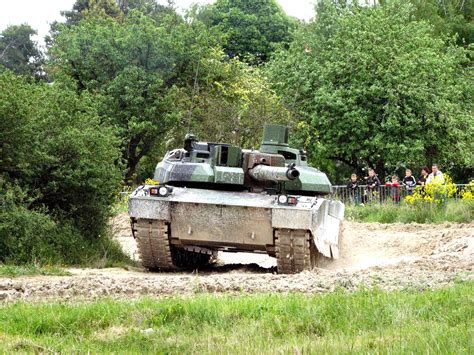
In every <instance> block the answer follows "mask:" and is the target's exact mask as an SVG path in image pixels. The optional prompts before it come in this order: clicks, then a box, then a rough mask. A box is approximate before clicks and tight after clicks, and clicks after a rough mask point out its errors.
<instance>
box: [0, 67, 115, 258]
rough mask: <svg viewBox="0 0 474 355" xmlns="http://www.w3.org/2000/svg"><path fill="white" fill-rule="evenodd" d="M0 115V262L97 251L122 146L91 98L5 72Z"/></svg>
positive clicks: (85, 255)
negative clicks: (100, 115)
mask: <svg viewBox="0 0 474 355" xmlns="http://www.w3.org/2000/svg"><path fill="white" fill-rule="evenodd" d="M0 117H2V119H1V120H0V179H1V181H2V182H1V186H0V192H1V195H2V198H1V200H0V202H1V205H2V210H1V212H0V216H1V218H0V247H1V250H0V261H1V260H12V261H15V262H30V261H35V260H37V261H41V262H49V261H61V262H66V263H78V262H79V261H84V260H86V259H89V258H90V256H91V255H98V254H99V253H100V252H102V251H103V250H102V249H103V248H102V247H98V243H99V244H100V243H102V242H99V240H101V238H103V237H104V235H106V232H107V230H106V227H107V220H108V218H109V216H110V213H111V205H112V203H113V202H114V200H115V196H116V193H117V191H118V189H119V187H120V181H121V172H120V169H119V167H120V156H121V153H120V149H119V142H118V140H117V138H116V137H115V135H114V132H113V131H112V129H111V128H110V127H109V126H107V125H105V124H103V123H102V122H101V119H100V117H99V116H98V115H97V112H96V109H95V104H94V102H93V101H92V100H91V98H90V97H89V96H88V95H85V94H84V95H78V94H77V93H76V92H75V91H74V90H73V89H72V88H69V87H66V86H61V85H56V84H53V85H47V84H32V83H28V82H27V81H26V80H24V79H22V78H20V77H17V76H15V75H13V74H12V73H9V72H4V73H1V74H0ZM87 248H92V249H95V250H87ZM88 255H89V256H88Z"/></svg>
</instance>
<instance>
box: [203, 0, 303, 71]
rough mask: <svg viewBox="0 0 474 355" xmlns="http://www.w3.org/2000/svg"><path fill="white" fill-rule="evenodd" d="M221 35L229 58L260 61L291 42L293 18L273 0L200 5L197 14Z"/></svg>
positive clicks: (233, 0)
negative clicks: (201, 6)
mask: <svg viewBox="0 0 474 355" xmlns="http://www.w3.org/2000/svg"><path fill="white" fill-rule="evenodd" d="M198 18H200V19H201V20H202V21H203V22H204V23H206V24H207V25H208V26H210V27H216V28H217V30H218V31H219V32H221V33H222V35H223V37H224V39H223V40H224V43H223V47H224V49H225V52H226V53H227V55H228V56H229V57H230V58H233V57H239V58H241V59H242V60H245V61H247V62H249V63H252V64H255V63H257V64H258V63H262V62H265V61H267V60H268V59H269V57H270V56H271V54H272V53H273V52H274V51H275V50H276V49H277V48H279V47H280V46H282V45H286V44H288V43H289V42H290V41H291V38H292V37H291V32H292V30H294V29H295V28H296V27H297V21H296V20H295V19H294V18H291V17H289V16H287V15H286V14H285V12H284V11H283V9H282V8H281V6H280V5H279V4H278V3H277V2H276V1H275V0H258V1H246V0H217V1H216V2H215V3H213V4H211V5H208V6H206V7H203V8H202V9H201V12H200V14H199V16H198Z"/></svg>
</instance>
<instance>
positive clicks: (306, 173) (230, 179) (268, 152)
mask: <svg viewBox="0 0 474 355" xmlns="http://www.w3.org/2000/svg"><path fill="white" fill-rule="evenodd" d="M154 178H155V180H157V181H159V182H160V183H164V184H169V185H173V186H181V187H184V186H186V187H196V188H206V189H214V190H233V191H235V190H248V191H262V190H267V191H272V192H276V193H284V192H290V193H295V194H302V195H325V194H328V193H331V192H332V187H331V183H330V182H329V180H328V178H327V177H326V174H324V173H322V172H321V171H319V170H318V169H315V168H312V167H309V166H308V164H307V162H306V153H305V152H304V151H303V150H301V149H295V148H291V147H290V146H289V144H288V127H286V126H283V125H266V126H265V127H264V131H263V139H262V144H261V146H260V149H259V150H244V149H241V148H240V147H237V146H234V145H231V144H225V143H213V142H200V141H199V140H198V139H197V138H196V137H195V136H194V135H192V134H187V135H186V137H185V140H184V148H182V149H175V150H173V151H171V152H169V153H167V154H166V156H165V158H164V159H163V160H162V161H161V162H160V163H158V165H157V167H156V170H155V175H154Z"/></svg>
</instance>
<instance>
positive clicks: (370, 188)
mask: <svg viewBox="0 0 474 355" xmlns="http://www.w3.org/2000/svg"><path fill="white" fill-rule="evenodd" d="M365 180H366V181H367V195H368V200H369V201H368V202H371V201H372V200H373V199H374V197H376V195H377V190H378V187H379V186H380V180H379V178H378V177H377V175H376V174H375V170H374V169H369V176H366V177H365Z"/></svg>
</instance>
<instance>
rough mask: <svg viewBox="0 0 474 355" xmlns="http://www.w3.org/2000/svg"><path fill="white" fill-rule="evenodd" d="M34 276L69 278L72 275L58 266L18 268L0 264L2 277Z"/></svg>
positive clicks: (0, 275)
mask: <svg viewBox="0 0 474 355" xmlns="http://www.w3.org/2000/svg"><path fill="white" fill-rule="evenodd" d="M34 275H48V276H68V275H71V274H70V273H69V272H67V271H66V270H64V269H62V268H60V267H58V266H37V265H34V264H31V265H22V266H16V265H2V264H0V277H2V276H6V277H18V276H34Z"/></svg>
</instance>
